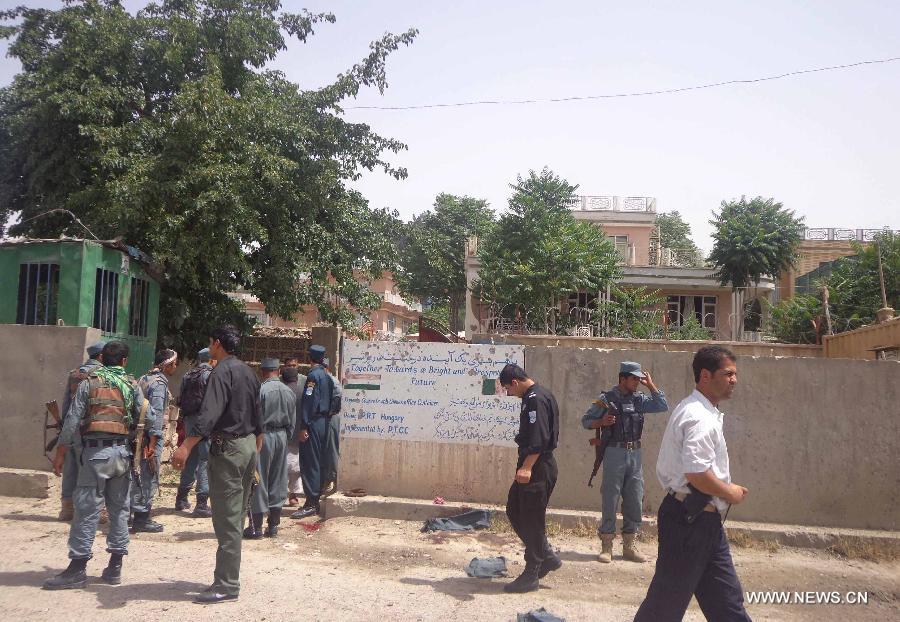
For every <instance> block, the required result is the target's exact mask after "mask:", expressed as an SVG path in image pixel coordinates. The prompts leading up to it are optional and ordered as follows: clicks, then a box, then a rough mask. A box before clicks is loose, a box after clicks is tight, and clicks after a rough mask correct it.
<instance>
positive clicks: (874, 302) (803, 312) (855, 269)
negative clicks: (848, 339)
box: [771, 231, 900, 343]
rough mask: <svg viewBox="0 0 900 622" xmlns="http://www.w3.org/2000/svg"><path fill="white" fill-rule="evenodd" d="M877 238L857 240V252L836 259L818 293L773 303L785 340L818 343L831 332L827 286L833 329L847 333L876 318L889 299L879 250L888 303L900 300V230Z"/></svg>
mask: <svg viewBox="0 0 900 622" xmlns="http://www.w3.org/2000/svg"><path fill="white" fill-rule="evenodd" d="M876 239H877V244H867V245H865V246H864V245H862V244H855V249H856V253H857V254H856V255H852V256H849V257H841V258H840V259H837V260H835V261H834V262H833V264H832V267H831V271H830V272H829V273H827V274H826V275H825V276H824V277H823V278H821V279H819V280H818V281H816V282H815V283H814V285H815V287H816V288H817V290H818V291H817V293H815V294H796V295H794V296H793V297H791V298H788V299H786V300H782V301H780V302H779V303H778V304H776V305H774V306H772V308H771V331H772V333H773V334H774V335H775V337H777V338H778V339H779V340H780V341H786V342H788V343H817V331H816V327H818V333H819V335H822V334H825V333H826V330H827V329H826V320H825V303H824V300H823V288H824V287H827V288H828V309H829V313H830V315H831V328H832V331H833V332H834V333H835V334H837V333H842V332H845V331H848V330H854V329H856V328H860V327H861V326H865V325H868V324H872V323H874V322H875V312H876V311H877V310H878V309H880V308H881V307H882V305H883V304H884V303H883V301H882V299H881V284H880V282H879V277H878V256H877V254H876V253H878V252H879V248H880V251H881V261H882V266H883V269H884V282H885V293H886V295H887V300H888V306H891V307H893V308H895V309H896V308H897V307H898V306H900V235H897V234H896V233H892V232H890V231H885V232H883V233H879V234H878V235H877V237H876Z"/></svg>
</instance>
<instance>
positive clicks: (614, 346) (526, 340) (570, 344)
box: [472, 333, 823, 358]
mask: <svg viewBox="0 0 900 622" xmlns="http://www.w3.org/2000/svg"><path fill="white" fill-rule="evenodd" d="M472 343H508V344H520V345H527V346H560V347H565V348H601V349H604V350H629V351H634V350H642V351H650V352H696V351H697V350H699V349H700V348H701V347H703V346H704V345H707V344H710V343H717V344H720V345H724V346H725V347H727V348H729V349H731V351H732V352H734V353H735V354H738V355H741V356H791V357H815V358H818V357H821V356H823V353H822V346H814V345H799V344H793V343H757V342H752V341H682V340H665V339H620V338H618V337H565V336H558V335H494V334H486V333H477V334H475V335H473V336H472Z"/></svg>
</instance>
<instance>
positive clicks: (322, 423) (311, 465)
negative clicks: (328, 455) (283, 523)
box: [291, 345, 334, 518]
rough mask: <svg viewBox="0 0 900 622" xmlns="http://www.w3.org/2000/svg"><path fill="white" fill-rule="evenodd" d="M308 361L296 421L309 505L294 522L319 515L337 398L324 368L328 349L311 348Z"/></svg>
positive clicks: (294, 516) (302, 473)
mask: <svg viewBox="0 0 900 622" xmlns="http://www.w3.org/2000/svg"><path fill="white" fill-rule="evenodd" d="M309 358H310V359H311V360H312V362H313V366H312V368H311V369H310V370H309V374H308V375H307V376H306V384H305V386H304V388H303V394H302V395H301V396H300V404H299V406H300V409H299V413H298V417H297V427H298V428H299V431H298V440H299V441H300V469H301V480H302V481H303V493H304V494H305V495H306V503H304V504H303V507H302V508H300V509H299V510H297V511H296V512H294V513H293V514H291V518H306V517H307V516H313V515H314V514H318V513H319V497H320V496H321V488H322V452H323V451H324V450H325V447H326V443H327V442H328V414H329V413H330V412H331V398H332V396H333V394H334V386H333V383H332V380H331V376H329V375H328V371H327V370H326V369H325V367H324V366H323V365H322V360H323V359H324V358H325V348H324V347H323V346H320V345H313V346H311V347H310V349H309Z"/></svg>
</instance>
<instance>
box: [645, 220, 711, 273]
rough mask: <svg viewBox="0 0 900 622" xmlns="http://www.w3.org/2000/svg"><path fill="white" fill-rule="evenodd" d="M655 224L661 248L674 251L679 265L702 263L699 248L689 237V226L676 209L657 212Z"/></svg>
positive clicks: (700, 264) (699, 264)
mask: <svg viewBox="0 0 900 622" xmlns="http://www.w3.org/2000/svg"><path fill="white" fill-rule="evenodd" d="M656 226H657V227H659V243H660V246H662V247H663V248H668V249H672V250H673V251H676V253H677V256H678V259H679V265H684V266H685V267H694V266H702V265H703V257H702V254H701V253H700V249H699V248H697V245H696V244H694V241H693V240H692V239H691V226H690V225H689V224H688V223H686V222H685V221H684V219H683V218H682V217H681V214H680V213H678V212H677V211H675V212H669V213H667V214H657V216H656Z"/></svg>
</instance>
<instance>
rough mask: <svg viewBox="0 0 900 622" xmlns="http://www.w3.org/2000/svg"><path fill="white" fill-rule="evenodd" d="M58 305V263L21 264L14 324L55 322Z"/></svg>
mask: <svg viewBox="0 0 900 622" xmlns="http://www.w3.org/2000/svg"><path fill="white" fill-rule="evenodd" d="M58 306H59V264H55V263H23V264H21V265H20V266H19V301H18V305H17V306H16V324H56V320H57V308H58Z"/></svg>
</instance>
